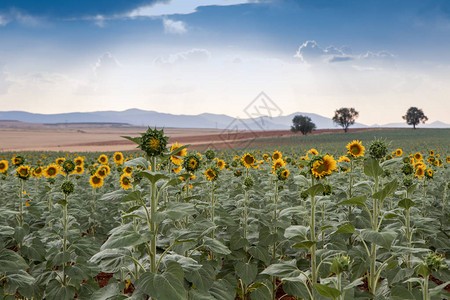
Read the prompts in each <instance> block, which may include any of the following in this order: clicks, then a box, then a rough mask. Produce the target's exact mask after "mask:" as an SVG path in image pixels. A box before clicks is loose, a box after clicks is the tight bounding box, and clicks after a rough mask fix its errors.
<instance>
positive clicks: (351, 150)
mask: <svg viewBox="0 0 450 300" xmlns="http://www.w3.org/2000/svg"><path fill="white" fill-rule="evenodd" d="M365 150H366V148H364V146H363V145H362V144H361V141H358V140H353V142H351V143H348V144H347V153H348V154H350V155H351V156H353V157H359V156H364V151H365Z"/></svg>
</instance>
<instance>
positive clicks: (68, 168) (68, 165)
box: [62, 159, 75, 174]
mask: <svg viewBox="0 0 450 300" xmlns="http://www.w3.org/2000/svg"><path fill="white" fill-rule="evenodd" d="M62 167H63V169H64V171H65V172H66V173H67V174H69V173H70V172H72V171H73V170H75V163H74V162H73V161H71V160H70V159H66V160H65V161H64V162H63V163H62Z"/></svg>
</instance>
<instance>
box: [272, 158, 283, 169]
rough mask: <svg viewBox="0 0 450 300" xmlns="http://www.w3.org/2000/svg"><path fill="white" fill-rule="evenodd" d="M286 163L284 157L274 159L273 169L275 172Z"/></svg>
mask: <svg viewBox="0 0 450 300" xmlns="http://www.w3.org/2000/svg"><path fill="white" fill-rule="evenodd" d="M285 165H286V162H285V161H284V160H283V159H282V158H279V159H277V160H274V162H273V164H272V170H273V172H276V171H277V170H278V169H279V168H283V167H284V166H285Z"/></svg>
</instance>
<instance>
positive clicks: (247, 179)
mask: <svg viewBox="0 0 450 300" xmlns="http://www.w3.org/2000/svg"><path fill="white" fill-rule="evenodd" d="M254 184H255V182H254V181H253V178H251V177H245V179H244V188H245V189H246V190H249V189H251V188H252V186H253V185H254Z"/></svg>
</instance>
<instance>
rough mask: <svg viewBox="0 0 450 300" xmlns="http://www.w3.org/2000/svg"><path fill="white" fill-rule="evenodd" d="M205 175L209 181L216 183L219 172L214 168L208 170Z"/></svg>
mask: <svg viewBox="0 0 450 300" xmlns="http://www.w3.org/2000/svg"><path fill="white" fill-rule="evenodd" d="M204 174H205V177H206V179H208V180H209V181H215V180H216V179H217V170H215V169H214V168H209V169H207V170H206V171H205V173H204Z"/></svg>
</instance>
